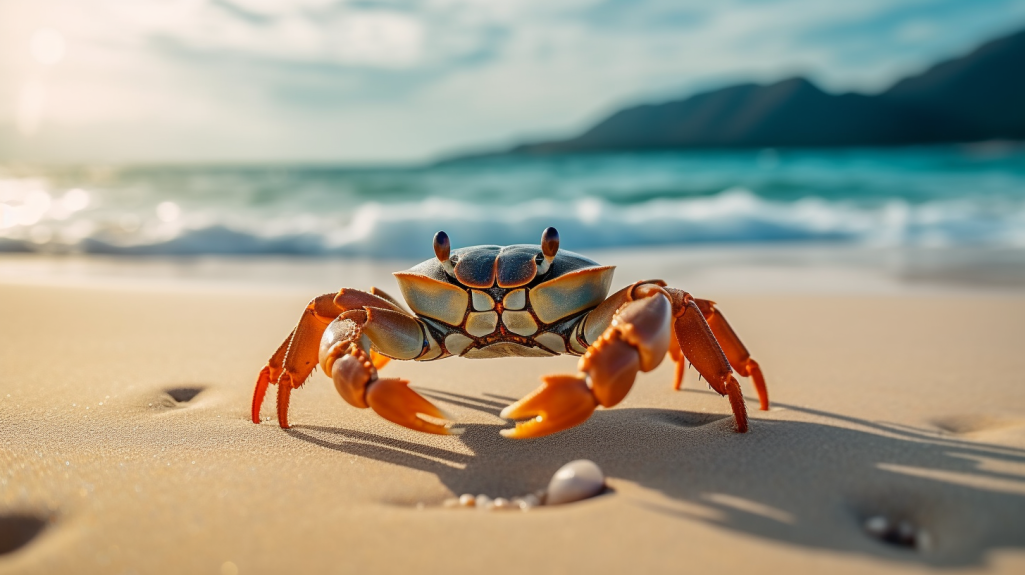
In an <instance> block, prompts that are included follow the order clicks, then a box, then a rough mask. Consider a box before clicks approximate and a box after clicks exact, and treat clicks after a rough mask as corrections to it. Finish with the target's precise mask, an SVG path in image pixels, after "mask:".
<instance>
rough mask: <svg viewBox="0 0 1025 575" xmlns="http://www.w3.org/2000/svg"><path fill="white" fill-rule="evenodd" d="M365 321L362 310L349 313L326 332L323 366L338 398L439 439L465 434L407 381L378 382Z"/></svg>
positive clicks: (321, 361)
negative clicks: (365, 331)
mask: <svg viewBox="0 0 1025 575" xmlns="http://www.w3.org/2000/svg"><path fill="white" fill-rule="evenodd" d="M366 321H367V314H366V312H364V311H362V310H357V311H351V312H346V313H344V314H342V315H341V316H340V317H339V318H338V319H337V320H335V321H333V322H331V324H330V325H328V327H327V329H326V330H325V331H324V336H323V338H322V340H321V346H320V364H321V367H322V368H323V369H324V372H325V373H329V374H331V380H332V381H333V382H334V384H335V389H336V390H337V391H338V395H340V396H341V397H342V399H344V400H345V401H346V402H347V403H349V404H350V405H352V406H353V407H358V408H363V409H365V408H368V407H369V408H370V409H373V410H374V411H375V412H376V413H377V414H378V415H380V416H381V417H383V418H385V419H387V420H388V421H391V422H392V423H397V424H399V425H401V426H403V427H408V428H409V429H414V430H416V431H423V432H426V433H434V434H437V435H458V434H460V433H462V429H460V428H454V427H452V426H451V422H450V421H449V420H450V419H451V416H449V415H448V414H446V413H445V412H444V411H442V410H441V409H440V408H439V407H437V406H436V405H434V404H433V403H431V402H430V401H427V399H425V398H424V397H423V396H422V395H420V394H419V393H417V392H415V391H413V390H412V389H410V388H409V382H408V381H406V380H404V379H397V378H383V379H381V378H378V376H377V366H375V362H374V361H373V358H372V355H373V353H372V352H371V351H370V345H369V341H368V339H367V337H366V335H365V334H364V333H363V331H364V329H363V328H364V325H365V323H366ZM425 416H426V417H430V418H433V419H435V420H438V421H439V422H440V423H436V422H434V421H429V420H427V419H425V418H424V417H425Z"/></svg>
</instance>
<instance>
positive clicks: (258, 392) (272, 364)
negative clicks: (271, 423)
mask: <svg viewBox="0 0 1025 575" xmlns="http://www.w3.org/2000/svg"><path fill="white" fill-rule="evenodd" d="M293 334H295V330H294V329H293V330H292V331H291V332H289V334H288V337H286V338H285V341H283V342H281V345H279V346H278V350H277V351H275V352H274V355H272V356H270V359H269V360H267V365H265V366H264V367H263V369H261V370H260V375H259V377H257V378H256V389H255V390H253V407H252V417H253V423H260V408H261V407H262V406H263V398H264V396H265V395H267V386H268V385H270V384H271V383H272V382H274V383H276V382H277V381H278V377H280V376H281V365H282V363H283V362H284V361H285V352H286V351H288V344H289V343H291V341H292V335H293Z"/></svg>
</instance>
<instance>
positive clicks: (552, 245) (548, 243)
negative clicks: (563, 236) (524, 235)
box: [534, 228, 559, 274]
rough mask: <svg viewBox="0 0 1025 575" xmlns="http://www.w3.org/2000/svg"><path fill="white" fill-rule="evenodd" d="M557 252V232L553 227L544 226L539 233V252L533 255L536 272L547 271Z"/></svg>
mask: <svg viewBox="0 0 1025 575" xmlns="http://www.w3.org/2000/svg"><path fill="white" fill-rule="evenodd" d="M558 252H559V232H558V231H556V229H555V228H545V231H544V232H542V234H541V253H540V254H539V255H537V256H535V257H534V261H535V262H536V263H537V273H538V274H543V273H547V272H548V269H549V268H550V267H552V262H553V261H555V254H557V253H558Z"/></svg>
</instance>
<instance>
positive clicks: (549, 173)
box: [0, 144, 1025, 258]
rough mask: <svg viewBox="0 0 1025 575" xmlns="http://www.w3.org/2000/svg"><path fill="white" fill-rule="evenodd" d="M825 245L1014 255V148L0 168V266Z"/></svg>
mask: <svg viewBox="0 0 1025 575" xmlns="http://www.w3.org/2000/svg"><path fill="white" fill-rule="evenodd" d="M549 225H554V226H556V227H557V228H558V229H559V231H560V233H561V236H562V245H563V246H564V247H566V248H567V249H575V250H587V249H595V248H605V247H617V246H630V245H665V244H710V243H731V244H738V243H765V242H796V243H802V242H820V243H821V242H842V243H848V244H849V243H857V244H867V245H892V246H930V247H936V246H940V247H942V246H965V245H972V246H997V247H1025V147H1021V146H1017V147H1015V146H1009V145H996V144H990V145H975V146H967V147H965V146H962V147H945V148H916V149H898V150H833V151H790V150H780V151H775V150H761V151H743V152H664V153H643V154H603V155H587V156H563V157H536V158H531V157H526V158H495V159H488V160H476V161H465V162H457V163H448V164H441V165H431V166H414V167H372V168H350V167H331V166H202V165H183V166H124V167H110V166H78V167H31V166H11V165H7V166H2V165H0V250H3V251H42V252H79V253H80V252H85V253H112V254H303V255H375V256H395V257H413V258H417V257H429V256H430V255H431V253H432V251H431V237H432V236H433V234H434V232H435V231H437V230H439V229H444V230H446V231H447V232H448V233H449V235H450V236H451V237H452V241H453V244H454V245H455V246H457V247H458V246H461V245H473V244H482V243H493V244H508V243H524V242H529V243H534V242H536V241H538V239H539V238H540V234H541V230H542V229H543V228H545V227H546V226H549Z"/></svg>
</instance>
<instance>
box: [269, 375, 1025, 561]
mask: <svg viewBox="0 0 1025 575" xmlns="http://www.w3.org/2000/svg"><path fill="white" fill-rule="evenodd" d="M422 391H423V393H424V395H429V396H431V397H433V398H434V399H436V400H443V401H446V402H449V403H453V404H456V405H461V406H464V407H470V408H473V409H479V410H481V411H484V412H487V413H491V414H497V413H498V411H499V410H500V409H501V408H502V407H503V406H505V405H506V404H507V403H508V401H507V400H506V399H507V398H504V397H500V396H484V397H471V396H464V395H458V394H452V393H449V392H441V391H437V390H422ZM691 393H702V392H698V391H691ZM789 409H791V410H794V411H803V412H805V413H807V414H808V415H813V416H816V418H817V419H823V418H825V420H826V421H827V423H814V422H805V421H770V420H760V421H755V422H754V425H753V426H752V432H751V433H748V434H744V435H741V434H737V433H734V432H733V431H732V418H730V417H728V416H726V415H723V414H708V413H696V412H690V411H676V410H666V409H649V408H620V409H611V410H599V411H598V412H596V413H595V414H594V415H593V416H592V417H591V419H590V420H588V421H587V422H586V423H584V424H583V425H580V426H578V427H576V428H573V429H570V430H567V431H565V432H563V433H560V434H556V435H553V436H549V437H544V438H538V439H531V440H522V441H511V440H508V439H505V438H503V437H501V436H500V435H499V433H498V430H499V429H501V428H502V426H499V425H486V424H470V425H467V426H466V431H465V433H464V434H463V435H462V436H460V438H459V440H460V441H461V442H463V443H464V445H465V446H466V448H467V450H468V451H470V452H471V453H472V454H467V453H465V452H457V451H453V450H450V449H445V448H442V447H436V446H429V445H424V444H421V443H417V442H413V441H407V440H403V439H397V438H393V437H386V436H382V435H377V434H372V433H366V432H362V431H358V430H353V429H346V428H340V427H322V426H301V425H297V426H295V427H294V428H292V429H291V430H289V434H290V435H291V436H292V437H294V438H295V439H299V440H302V441H306V442H309V443H312V444H315V445H319V446H321V447H323V448H326V449H331V450H335V451H339V452H343V453H348V454H352V455H357V456H360V457H367V458H371V459H376V460H380V461H385V462H388V463H392V464H397V465H403V466H406V467H409V468H413V469H418V470H422V471H426V472H429V473H432V474H435V475H436V476H437V477H438V479H439V480H440V481H441V482H442V483H443V484H444V485H445V486H446V487H447V488H448V489H449V490H451V492H452V493H453V494H457V495H458V494H461V493H473V494H476V493H486V494H488V495H491V496H506V497H510V496H515V495H522V494H526V493H530V492H533V491H535V490H537V489H538V488H542V487H544V486H545V485H546V484H547V482H548V480H549V478H550V477H551V476H552V474H553V473H554V472H555V470H556V469H558V468H559V467H560V466H562V465H563V464H565V463H566V462H567V461H570V460H573V459H580V458H587V459H591V460H593V461H595V462H596V463H598V465H599V466H601V468H602V469H603V470H604V471H605V473H606V475H607V476H608V477H610V478H611V479H612V480H613V481H614V482H615V481H620V480H626V481H630V482H634V483H636V484H638V485H641V486H643V487H646V488H648V489H654V490H657V491H658V492H661V493H662V494H664V495H665V496H667V497H666V498H658V497H646V496H636V495H635V496H624V495H617V497H624V500H625V503H626V504H628V505H636V506H639V507H642V508H644V509H646V510H648V511H650V512H651V513H654V514H658V515H662V516H671V517H674V518H679V519H682V520H687V521H698V522H705V523H710V524H714V525H717V526H720V527H722V528H726V529H731V530H736V531H738V532H742V533H746V534H750V535H755V536H758V537H762V538H766V539H769V540H775V541H781V542H786V543H788V544H794V545H799V546H806V547H810V548H820V549H831V550H838V551H842V552H847V553H855V554H864V555H869V556H875V557H883V558H887V559H891V560H895V561H910V562H920V563H925V564H930V565H934V566H949V567H954V566H966V565H978V564H981V563H982V562H983V561H984V557H985V554H986V553H987V552H988V551H990V550H993V549H998V548H1022V547H1025V450H1020V449H1016V448H1011V447H1007V446H998V445H989V444H984V443H978V442H974V441H965V440H961V439H958V438H957V437H954V436H946V435H940V434H937V433H934V432H931V431H928V430H917V429H912V428H907V427H898V426H892V425H885V424H879V423H875V422H870V421H865V420H860V419H856V418H851V417H845V416H838V415H835V414H828V413H824V412H818V411H814V410H805V409H802V408H797V407H793V406H790V407H789ZM833 422H835V423H833ZM878 516H882V517H886V518H888V519H890V520H892V521H894V522H897V521H905V522H909V523H910V524H912V525H914V526H916V527H917V528H918V529H920V530H921V531H920V532H925V533H927V534H928V535H927V537H928V538H927V539H926V538H925V537H922V538H920V539H919V545H918V548H917V549H911V548H903V547H898V546H894V545H890V544H887V543H885V542H883V541H880V540H878V539H875V538H873V537H870V536H869V535H867V534H866V532H865V529H864V525H865V522H866V520H868V519H869V518H870V517H878Z"/></svg>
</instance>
